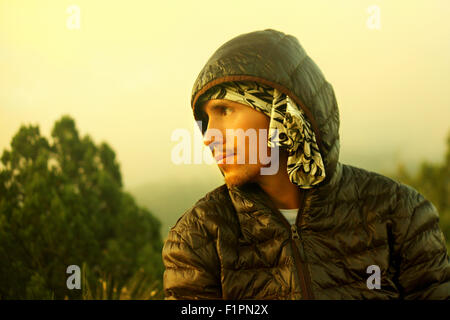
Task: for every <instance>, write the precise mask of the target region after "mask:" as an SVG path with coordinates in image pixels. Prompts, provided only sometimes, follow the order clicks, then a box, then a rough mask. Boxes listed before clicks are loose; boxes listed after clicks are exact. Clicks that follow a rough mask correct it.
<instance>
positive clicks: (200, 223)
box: [170, 184, 236, 236]
mask: <svg viewBox="0 0 450 320" xmlns="http://www.w3.org/2000/svg"><path fill="white" fill-rule="evenodd" d="M233 208H234V207H233V205H232V202H231V199H230V197H229V193H228V188H227V186H226V185H225V184H223V185H221V186H219V187H217V188H215V189H214V190H212V191H210V192H208V193H207V194H206V195H205V196H203V197H202V198H201V199H199V200H198V201H197V202H196V203H195V204H194V205H193V206H192V207H191V208H189V209H188V210H186V211H185V212H184V213H183V214H182V215H181V216H180V218H179V219H178V221H177V222H176V223H175V225H174V226H173V227H172V228H171V230H170V232H176V233H179V234H183V233H185V232H193V231H195V230H197V231H199V232H202V233H203V234H205V235H208V236H214V234H216V233H217V229H218V227H219V226H220V225H227V224H228V225H229V224H233V223H234V222H236V217H235V215H234V210H233Z"/></svg>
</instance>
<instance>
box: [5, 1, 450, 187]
mask: <svg viewBox="0 0 450 320" xmlns="http://www.w3.org/2000/svg"><path fill="white" fill-rule="evenodd" d="M70 5H77V6H78V7H79V8H80V18H81V19H80V29H73V30H71V29H69V28H68V27H67V25H66V24H67V19H68V18H69V16H70V14H69V13H68V12H66V10H67V8H68V7H69V6H70ZM370 5H377V6H378V7H379V8H380V26H381V29H379V30H372V29H369V28H368V27H367V25H366V22H367V20H368V18H369V15H370V14H369V13H368V12H367V8H368V7H369V6H370ZM449 16H450V2H449V1H447V0H430V1H425V0H418V1H400V0H398V1H388V0H386V1H376V0H375V1H365V0H328V1H323V0H322V1H317V0H316V1H302V0H295V1H281V0H277V1H261V0H260V1H226V2H225V1H195V2H194V1H174V0H172V1H136V0H128V1H98V0H89V1H82V0H73V1H64V0H53V1H50V0H47V1H44V0H39V1H31V0H29V1H26V0H22V1H18V0H17V1H16V0H0V151H2V150H3V149H5V148H7V147H9V143H10V140H11V138H12V136H13V134H14V133H15V132H17V130H18V128H19V126H20V125H21V124H22V123H33V124H39V125H40V127H41V132H42V133H43V134H45V135H49V132H50V129H51V126H52V125H53V123H54V121H55V120H57V119H59V118H60V117H61V116H62V115H63V114H69V115H71V116H72V117H74V118H75V120H76V123H77V126H78V128H79V130H80V132H81V134H83V135H84V134H86V133H88V134H90V135H91V136H92V137H93V138H94V140H95V141H96V142H100V141H103V140H105V141H107V142H108V143H109V144H110V145H111V146H112V148H113V149H114V150H115V151H116V152H117V154H118V158H119V161H120V164H121V168H122V174H123V176H124V180H125V184H126V186H135V185H139V184H141V183H145V182H147V181H151V180H156V179H161V178H164V177H173V176H174V174H175V173H176V174H177V177H178V178H180V179H182V178H186V179H190V178H192V176H193V174H194V173H195V174H196V173H204V172H208V173H209V172H213V174H216V177H218V176H219V173H218V170H216V169H215V168H214V167H206V166H199V165H191V166H181V167H180V166H178V167H177V166H175V165H173V164H172V163H171V161H170V151H171V148H172V147H173V146H174V145H175V143H174V142H172V141H171V140H170V137H171V133H172V132H173V130H175V129H177V128H187V129H189V130H191V131H192V129H193V119H192V116H191V112H190V106H189V100H190V93H191V89H192V85H193V83H194V81H195V78H196V77H197V74H198V73H199V71H200V69H201V68H202V67H203V65H204V63H205V62H206V60H207V59H208V58H209V57H210V56H211V55H212V53H213V52H214V51H215V50H216V49H217V48H218V47H219V46H220V45H221V44H223V43H224V42H226V41H228V40H229V39H231V38H232V37H234V36H237V35H239V34H241V33H246V32H250V31H254V30H261V29H266V28H274V29H277V30H280V31H283V32H285V33H289V34H292V35H294V36H296V37H297V38H298V39H299V41H300V43H301V44H302V46H303V47H304V48H305V50H306V51H307V52H308V53H309V55H310V56H311V57H312V58H313V60H314V61H315V62H316V63H317V64H318V65H319V67H320V68H321V70H322V71H323V73H324V74H325V77H326V78H327V80H328V81H329V82H330V83H331V84H332V85H333V86H334V89H335V92H336V97H337V100H338V104H339V108H340V114H341V129H340V134H341V160H342V161H343V162H344V163H349V164H353V165H356V166H361V167H365V168H367V169H371V170H385V169H388V168H390V167H391V166H392V164H394V162H395V161H397V160H403V161H405V162H417V161H418V160H419V159H428V160H431V161H433V160H435V161H440V160H441V158H442V155H443V152H444V138H445V136H446V133H447V132H448V130H449V129H450V126H449V119H450V93H449V87H450V72H449V71H450V61H449V57H450V55H449V54H450V41H449V39H450V21H449V19H448V17H449ZM368 166H371V167H368Z"/></svg>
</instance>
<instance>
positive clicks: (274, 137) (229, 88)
mask: <svg viewBox="0 0 450 320" xmlns="http://www.w3.org/2000/svg"><path fill="white" fill-rule="evenodd" d="M211 99H227V100H231V101H234V102H238V103H241V104H244V105H247V106H250V107H252V108H254V109H256V110H258V111H260V112H263V113H264V114H265V115H267V116H268V117H269V118H270V124H269V135H268V146H269V147H274V146H275V143H276V145H278V146H279V147H281V148H283V149H285V150H287V152H288V160H287V172H288V175H289V179H290V180H291V182H292V183H294V184H296V185H298V186H299V187H300V188H303V189H310V188H312V187H313V186H314V185H316V184H318V183H320V182H321V181H323V180H324V179H325V167H324V164H323V161H322V156H321V154H320V151H319V147H318V146H317V142H316V137H315V134H314V131H313V130H312V127H311V124H310V123H309V121H308V120H307V118H306V116H305V114H304V112H303V110H301V109H300V108H299V107H298V106H297V105H296V103H295V102H294V101H293V100H292V99H290V98H289V97H288V96H287V95H285V94H284V93H281V92H280V91H278V90H277V89H274V88H272V87H270V86H267V85H264V84H261V83H258V82H254V81H240V82H226V83H221V84H219V85H216V86H214V87H212V88H210V89H208V90H207V91H206V92H205V93H204V94H203V95H202V96H200V98H199V100H198V103H199V104H198V105H201V104H202V103H204V102H205V101H207V100H211ZM275 133H277V134H275Z"/></svg>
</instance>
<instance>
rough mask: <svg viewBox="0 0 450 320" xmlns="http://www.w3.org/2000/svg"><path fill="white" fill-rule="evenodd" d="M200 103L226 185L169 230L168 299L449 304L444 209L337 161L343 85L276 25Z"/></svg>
mask: <svg viewBox="0 0 450 320" xmlns="http://www.w3.org/2000/svg"><path fill="white" fill-rule="evenodd" d="M191 105H192V109H193V114H194V117H195V119H196V120H197V121H198V123H199V126H200V129H201V130H202V133H203V137H204V143H205V144H206V145H207V146H209V147H210V148H211V151H212V153H213V156H214V157H215V159H216V161H217V163H218V166H219V169H220V170H221V173H222V174H223V176H224V178H225V184H224V185H222V186H220V187H218V188H216V189H215V190H213V191H211V192H209V193H208V194H206V195H205V197H203V198H202V199H200V200H199V201H198V202H197V203H195V205H194V206H193V207H192V208H190V209H189V210H187V211H186V212H185V213H184V214H183V215H182V216H181V217H180V219H179V220H178V221H177V223H176V225H175V226H174V227H172V228H171V230H170V232H169V235H168V238H167V240H166V241H165V244H164V248H163V252H162V255H163V261H164V265H165V267H166V270H165V272H164V291H165V294H166V299H448V298H449V296H450V293H449V292H450V264H449V258H448V254H447V250H446V246H445V239H444V236H443V233H442V231H441V230H440V228H439V224H438V222H439V215H438V212H437V210H436V208H435V207H434V206H433V204H432V203H431V202H430V201H428V200H427V199H425V198H424V197H423V196H422V195H421V194H420V193H418V192H417V191H416V190H414V189H413V188H411V187H409V186H407V185H404V184H401V183H399V182H397V181H394V180H392V179H389V178H387V177H385V176H382V175H380V174H377V173H374V172H370V171H368V170H364V169H362V168H357V167H354V166H350V165H345V164H342V163H341V162H339V110H338V105H337V102H336V98H335V94H334V91H333V88H332V86H331V84H330V83H328V82H327V81H326V79H325V78H324V76H323V74H322V72H321V71H320V70H319V68H318V67H317V65H316V64H315V63H314V62H313V60H312V59H311V58H310V57H309V56H308V55H307V54H306V52H305V50H304V49H303V48H302V47H301V45H300V44H299V42H298V40H297V39H296V38H295V37H293V36H291V35H286V34H284V33H282V32H279V31H276V30H272V29H267V30H263V31H256V32H251V33H246V34H242V35H240V36H237V37H235V38H233V39H231V40H230V41H228V42H226V43H225V44H223V45H222V46H221V47H220V48H219V49H218V50H217V51H216V52H215V53H214V54H213V55H212V57H211V58H210V59H209V61H208V62H207V63H206V65H205V66H204V68H203V69H202V71H201V72H200V74H199V76H198V78H197V80H196V81H195V84H194V88H193V91H192V100H191ZM229 130H234V132H236V131H239V130H241V131H240V132H241V133H242V132H251V131H252V130H253V131H255V132H257V133H258V134H256V135H255V136H254V137H253V138H252V137H250V135H246V136H245V137H244V139H240V135H239V134H236V135H232V134H227V132H228V131H229ZM261 132H262V133H265V134H259V133H261ZM255 137H256V138H255ZM239 141H241V143H238V142H239ZM255 155H256V157H255ZM266 155H267V156H268V159H269V161H267V157H265V156H266ZM252 157H253V158H252ZM251 160H253V161H251Z"/></svg>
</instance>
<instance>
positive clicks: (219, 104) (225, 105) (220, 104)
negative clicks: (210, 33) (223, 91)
mask: <svg viewBox="0 0 450 320" xmlns="http://www.w3.org/2000/svg"><path fill="white" fill-rule="evenodd" d="M209 101H210V100H209ZM207 102H208V101H205V102H204V103H203V105H202V106H201V107H200V108H201V110H202V111H203V112H204V113H206V107H205V105H206V104H207ZM219 107H230V104H229V103H228V102H226V101H225V102H224V101H220V102H216V103H214V104H213V105H212V106H211V107H209V109H211V110H215V109H217V108H219Z"/></svg>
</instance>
